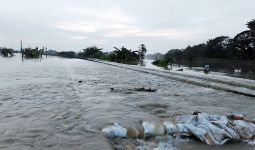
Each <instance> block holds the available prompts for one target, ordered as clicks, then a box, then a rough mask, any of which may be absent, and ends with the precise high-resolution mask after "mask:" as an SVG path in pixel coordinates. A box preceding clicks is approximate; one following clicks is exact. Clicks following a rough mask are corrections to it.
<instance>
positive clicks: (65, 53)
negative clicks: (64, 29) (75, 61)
mask: <svg viewBox="0 0 255 150" xmlns="http://www.w3.org/2000/svg"><path fill="white" fill-rule="evenodd" d="M57 55H58V56H61V57H67V58H75V56H76V54H75V52H73V51H68V52H59V53H58V54H57Z"/></svg>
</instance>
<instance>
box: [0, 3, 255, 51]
mask: <svg viewBox="0 0 255 150" xmlns="http://www.w3.org/2000/svg"><path fill="white" fill-rule="evenodd" d="M251 19H255V0H0V47H3V46H6V47H12V48H15V49H19V47H20V42H19V41H20V40H23V45H24V46H25V47H28V46H31V47H34V46H39V47H42V46H47V47H48V48H51V49H56V50H58V51H67V50H75V51H79V50H82V49H83V48H86V47H87V46H93V45H96V46H98V47H100V48H104V51H110V50H113V48H112V47H113V46H116V47H121V46H125V47H127V48H130V49H133V50H135V49H137V47H138V46H139V45H140V44H142V43H144V44H145V45H146V47H147V49H148V51H149V52H148V53H154V52H161V53H165V52H167V51H168V50H170V49H174V48H185V47H187V46H188V45H194V44H199V43H202V42H206V41H207V40H208V39H210V38H214V37H216V36H220V35H227V36H230V37H233V36H235V35H236V34H237V33H239V32H241V31H244V30H247V28H246V26H245V24H246V22H247V21H250V20H251Z"/></svg>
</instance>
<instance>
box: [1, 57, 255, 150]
mask: <svg viewBox="0 0 255 150" xmlns="http://www.w3.org/2000/svg"><path fill="white" fill-rule="evenodd" d="M78 81H81V82H78ZM143 86H144V87H148V88H156V89H158V90H157V92H152V93H146V92H135V91H128V90H127V89H128V88H134V87H143ZM111 88H114V89H116V91H114V92H112V91H111ZM254 106H255V99H254V98H249V97H245V96H241V95H236V94H232V93H227V92H223V91H217V90H213V89H209V88H203V87H199V86H195V85H190V84H186V83H182V82H178V81H173V80H169V79H165V78H161V77H158V76H155V75H150V74H145V73H139V72H135V71H131V70H127V69H122V68H118V67H113V66H108V65H104V64H100V63H95V62H90V61H86V60H79V59H65V58H59V57H48V58H47V59H45V58H44V59H42V60H41V61H40V60H25V61H24V62H22V60H21V58H20V57H19V56H15V57H13V58H3V57H1V58H0V149H5V150H7V149H10V150H12V149H26V150H28V149H54V150H55V149H56V150H57V149H61V150H65V149H66V150H69V149H88V150H92V149H112V143H113V142H112V141H111V140H108V139H107V138H106V137H105V136H104V135H103V134H102V133H101V131H100V130H101V129H102V128H104V127H106V126H107V125H111V124H113V123H118V124H120V125H122V126H124V127H133V128H137V129H139V128H140V122H141V121H151V120H152V121H156V122H157V121H160V120H161V119H165V118H173V117H175V116H176V115H181V114H191V113H192V112H194V111H196V110H199V111H204V112H207V113H211V114H220V115H226V114H229V113H241V114H245V115H247V116H248V117H249V118H255V114H254ZM114 142H115V143H114V144H116V145H117V146H119V147H120V149H121V148H122V147H125V146H122V144H123V143H131V144H127V145H131V146H130V147H132V145H135V146H136V147H137V148H140V149H153V148H155V149H156V148H158V149H194V150H195V149H215V148H217V149H224V150H228V149H231V150H233V149H236V150H237V149H254V148H253V147H252V146H250V145H247V144H244V143H229V144H226V145H224V146H221V147H214V146H213V147H212V146H207V145H205V144H203V143H200V142H198V141H197V140H183V139H179V140H178V139H171V138H166V139H158V140H149V141H143V140H134V139H124V140H123V141H114ZM134 143H135V144H134ZM121 146H122V147H121Z"/></svg>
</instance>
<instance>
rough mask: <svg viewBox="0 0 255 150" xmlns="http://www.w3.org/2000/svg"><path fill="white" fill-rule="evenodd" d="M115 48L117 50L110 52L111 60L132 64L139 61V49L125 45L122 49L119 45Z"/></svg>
mask: <svg viewBox="0 0 255 150" xmlns="http://www.w3.org/2000/svg"><path fill="white" fill-rule="evenodd" d="M114 48H115V50H114V51H113V52H111V53H110V57H111V61H114V62H118V63H123V64H132V65H137V64H138V63H139V55H138V54H137V51H132V50H129V49H127V48H125V47H121V48H120V49H119V48H117V47H114Z"/></svg>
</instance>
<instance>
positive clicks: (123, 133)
mask: <svg viewBox="0 0 255 150" xmlns="http://www.w3.org/2000/svg"><path fill="white" fill-rule="evenodd" d="M102 132H104V133H106V135H107V136H108V137H111V138H115V137H123V138H124V137H127V129H126V128H123V127H122V126H120V125H118V123H115V124H114V125H111V126H107V127H105V128H103V129H102Z"/></svg>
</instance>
